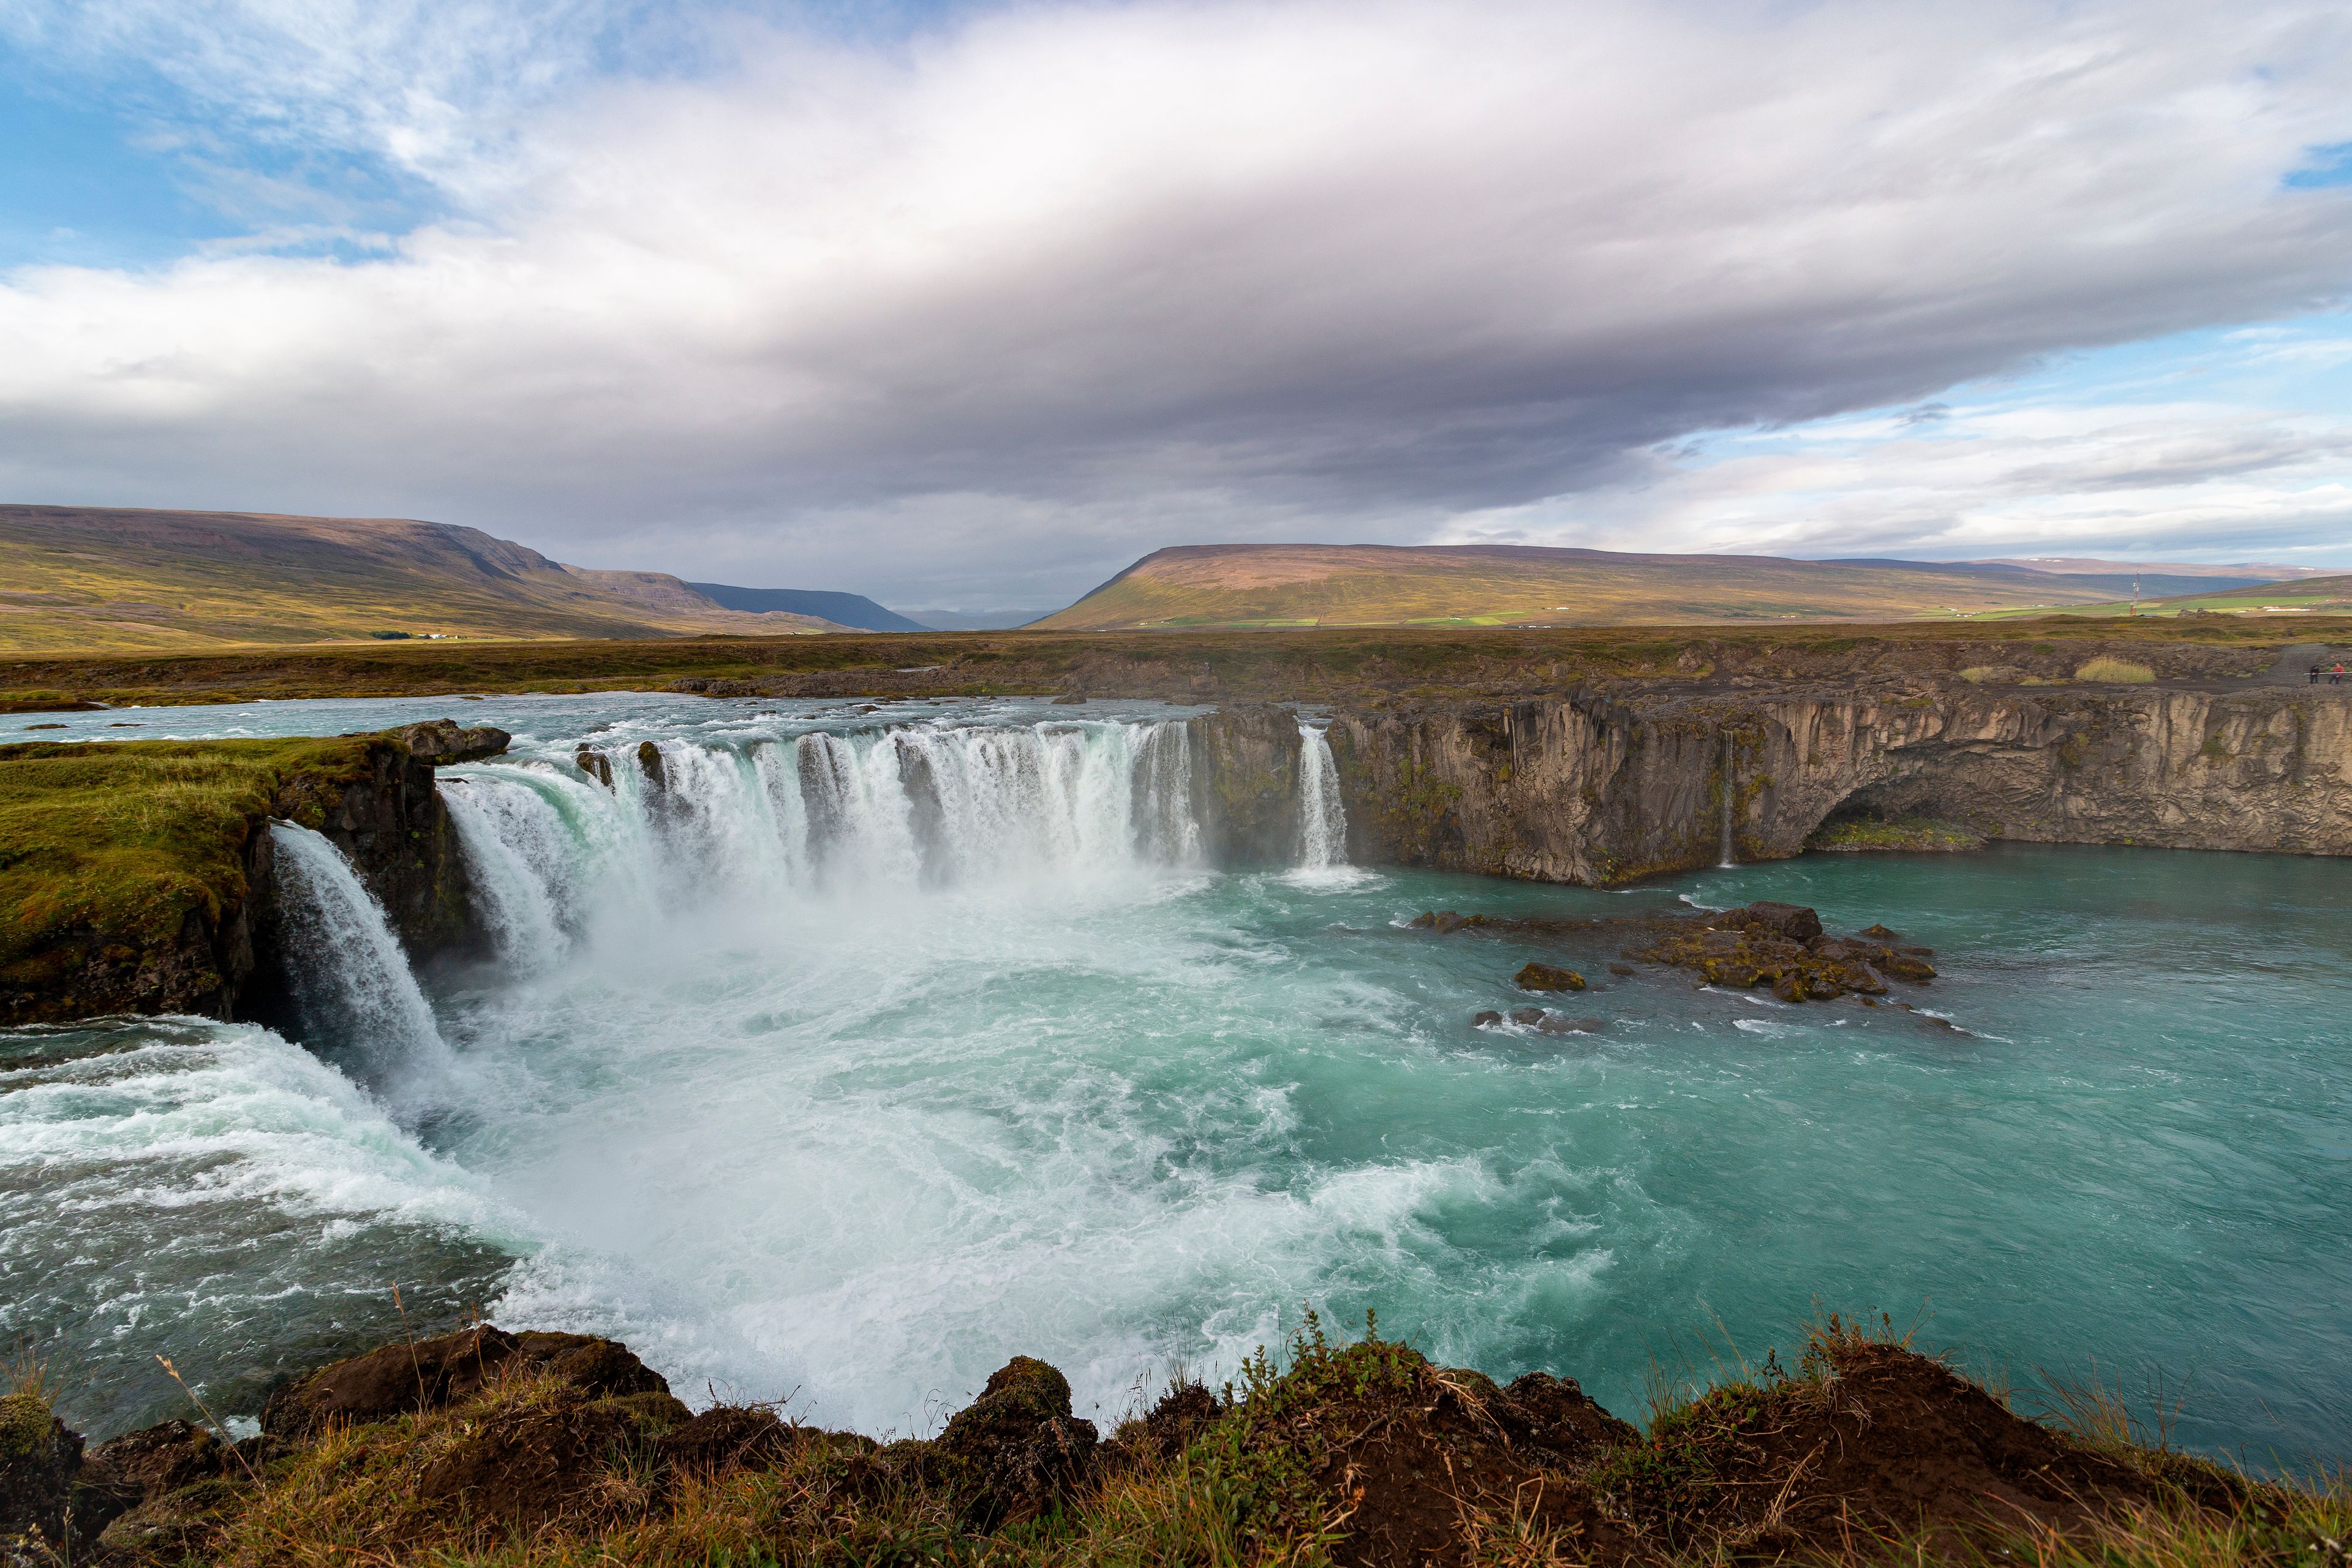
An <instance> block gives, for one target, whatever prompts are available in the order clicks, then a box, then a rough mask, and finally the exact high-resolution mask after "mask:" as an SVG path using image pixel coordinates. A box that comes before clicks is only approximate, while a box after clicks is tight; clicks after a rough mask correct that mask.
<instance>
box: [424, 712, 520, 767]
mask: <svg viewBox="0 0 2352 1568" xmlns="http://www.w3.org/2000/svg"><path fill="white" fill-rule="evenodd" d="M400 738H401V740H402V742H404V743H405V744H406V745H407V747H408V754H409V755H410V756H412V757H415V759H416V760H417V761H418V762H420V763H432V764H434V765H435V766H436V767H438V766H443V765H446V764H447V763H474V762H479V761H481V759H483V758H484V757H495V756H498V755H499V754H500V753H501V752H504V751H505V750H506V749H507V742H508V741H509V739H510V738H511V737H509V735H508V734H507V732H506V731H504V730H497V729H492V728H490V727H489V726H488V725H484V726H482V727H481V728H479V729H476V730H467V729H464V728H462V727H460V726H459V725H458V723H457V721H455V720H453V719H428V720H426V721H425V722H424V723H422V724H411V725H409V726H408V727H407V728H406V729H404V730H403V731H400Z"/></svg>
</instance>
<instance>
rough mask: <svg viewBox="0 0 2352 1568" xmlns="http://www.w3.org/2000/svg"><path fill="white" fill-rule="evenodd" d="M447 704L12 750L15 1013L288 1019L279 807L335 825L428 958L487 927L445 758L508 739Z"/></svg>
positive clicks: (302, 821)
mask: <svg viewBox="0 0 2352 1568" xmlns="http://www.w3.org/2000/svg"><path fill="white" fill-rule="evenodd" d="M505 747H506V736H505V734H504V732H503V731H497V730H490V729H479V730H462V729H460V728H458V727H457V725H456V724H453V723H450V722H448V721H435V722H431V723H425V724H412V725H410V726H408V727H407V728H406V729H404V730H398V731H388V732H386V733H383V734H380V735H353V736H345V737H341V738H338V739H335V740H328V741H291V742H263V741H253V742H129V743H126V744H120V745H96V746H93V745H77V744H61V743H56V742H34V743H31V744H20V745H13V746H5V747H0V765H5V768H6V770H7V771H6V773H5V780H0V783H5V790H0V819H5V822H6V823H7V824H8V829H9V830H8V832H7V833H6V835H5V839H6V842H5V844H0V916H5V919H0V1026H5V1025H16V1024H30V1023H58V1022H65V1021H68V1020H71V1019H74V1018H82V1017H92V1016H102V1015H107V1014H117V1013H150V1014H152V1013H187V1014H198V1015H205V1016H213V1017H218V1018H237V1019H259V1020H262V1021H266V1022H274V1021H278V1020H279V1019H280V1018H282V1016H284V1014H285V1010H286V1006H287V983H286V979H285V963H284V954H283V951H282V942H283V940H284V933H283V931H282V927H281V922H280V921H278V918H277V911H278V866H277V856H276V854H275V852H274V840H273V839H272V837H271V836H270V833H269V824H270V823H271V821H272V820H273V819H276V820H285V821H290V822H294V823H298V824H299V825H301V826H305V827H309V828H311V829H313V830H314V831H316V832H319V833H321V834H323V835H324V836H325V837H328V838H329V839H330V840H331V841H332V842H333V843H334V844H335V845H336V847H338V848H339V849H341V852H342V853H343V855H344V857H345V858H346V859H348V860H349V861H350V863H351V865H352V868H353V870H354V871H355V872H356V873H357V874H358V875H359V877H360V878H361V879H362V882H363V883H364V884H365V885H366V886H367V888H368V889H369V891H370V892H371V893H372V894H373V896H374V897H375V899H376V900H377V901H378V902H379V903H381V904H382V905H383V908H384V911H385V914H386V916H387V918H388V920H389V921H390V923H391V925H392V927H393V929H394V931H396V932H397V933H398V934H399V936H400V938H401V941H402V943H403V945H404V947H405V948H406V949H407V951H408V952H409V953H410V954H411V956H412V957H414V958H417V959H422V958H425V957H428V956H430V955H432V954H435V953H436V952H446V951H450V950H453V949H459V948H463V947H464V946H466V945H467V943H469V942H472V941H474V940H475V939H476V936H477V933H478V924H477V922H476V920H475V917H474V914H473V910H472V898H471V892H470V889H469V888H468V885H467V875H466V866H465V860H464V857H463V856H462V855H461V854H460V853H459V851H458V847H457V836H456V832H455V830H454V828H453V827H452V826H451V824H450V821H449V815H448V809H447V807H446V805H445V804H444V803H443V802H442V800H441V797H440V795H439V793H438V791H437V790H436V787H435V784H434V769H435V767H436V765H437V764H440V763H451V762H457V761H462V760H467V759H470V758H475V757H481V756H488V755H493V754H496V753H497V752H500V751H503V750H504V749H505Z"/></svg>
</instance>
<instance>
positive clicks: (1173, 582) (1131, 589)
mask: <svg viewBox="0 0 2352 1568" xmlns="http://www.w3.org/2000/svg"><path fill="white" fill-rule="evenodd" d="M2190 570H2194V569H2193V568H2192V569H2190ZM2225 570H2226V569H2217V571H2216V572H2215V574H2213V575H2212V576H2210V577H2192V576H2185V575H2168V576H2161V577H2152V578H2150V579H2148V581H2147V584H2145V588H2146V591H2147V592H2148V593H2150V594H2152V595H2153V594H2158V593H2166V592H2173V593H2179V592H2198V591H2211V590H2213V589H2228V588H2231V587H2233V586H2234V585H2235V584H2234V582H2233V580H2232V579H2231V577H2230V576H2228V575H2225V574H2224V572H2225ZM2300 586H2301V585H2300V584H2298V587H2300ZM2119 588H2120V590H2121V591H2122V592H2124V593H2128V592H2129V588H2130V574H2129V569H2128V568H2125V569H2123V571H2122V574H2121V575H2120V577H2118V576H2115V575H2088V574H2059V573H2050V572H2041V571H2036V570H2034V569H2032V568H2030V567H2024V566H2018V565H2011V564H2008V563H1950V564H1946V563H1929V562H1914V561H1788V560H1782V559H1780V558H1779V557H1776V556H1765V555H1629V554H1618V553H1614V552H1609V551H1602V550H1555V549H1545V548H1539V547H1536V546H1527V545H1425V546H1391V545H1372V544H1345V545H1339V544H1215V545H1183V546H1179V547H1176V548H1173V549H1168V550H1161V551H1157V552H1153V553H1152V554H1150V555H1147V556H1145V557H1144V558H1143V559H1142V560H1140V561H1139V562H1137V563H1135V564H1134V565H1132V566H1130V567H1129V568H1128V569H1127V570H1126V571H1124V572H1122V573H1120V574H1118V576H1117V577H1114V578H1112V579H1111V580H1110V581H1109V582H1108V583H1106V584H1103V585H1102V586H1101V587H1099V588H1097V589H1096V590H1095V591H1094V592H1093V593H1091V594H1089V595H1087V596H1086V597H1085V598H1083V599H1081V600H1079V601H1078V602H1077V603H1076V604H1075V605H1071V606H1070V607H1069V608H1067V609H1066V610H1062V611H1059V612H1057V613H1056V614H1054V615H1051V616H1046V617H1045V619H1044V620H1042V621H1040V622H1038V623H1037V626H1038V627H1039V628H1041V629H1049V630H1056V631H1078V630H1109V629H1113V628H1123V629H1144V628H1151V627H1173V626H1192V627H1205V626H1413V625H1423V626H1632V625H1641V624H1648V623H1660V624H1684V625H1688V624H1692V623H1697V622H1727V621H1728V622H1740V621H1746V622H1754V621H1771V620H1789V621H1825V620H1881V621H1884V620H1909V619H1916V618H1920V617H1953V618H1957V617H1958V616H1965V615H1970V614H1976V613H1980V612H1983V611H1987V610H2014V609H2023V608H2035V607H2038V608H2047V609H2064V608H2070V607H2072V606H2074V605H2095V604H2100V603H2103V602H2106V601H2110V600H2113V599H2114V598H2115V597H2116V595H2117V592H2118V589H2119Z"/></svg>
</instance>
